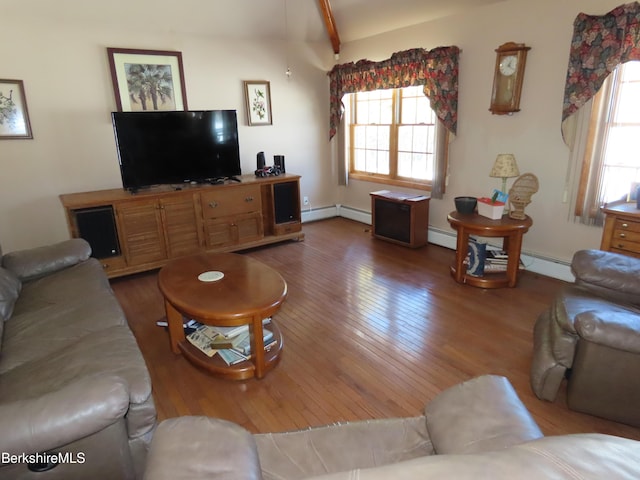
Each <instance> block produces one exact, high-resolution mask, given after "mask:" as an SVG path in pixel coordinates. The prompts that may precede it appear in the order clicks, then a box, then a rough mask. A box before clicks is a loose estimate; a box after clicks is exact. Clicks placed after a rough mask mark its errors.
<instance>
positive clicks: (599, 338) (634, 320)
mask: <svg viewBox="0 0 640 480" xmlns="http://www.w3.org/2000/svg"><path fill="white" fill-rule="evenodd" d="M576 329H577V331H578V334H579V335H580V337H581V339H582V340H587V341H589V342H593V343H597V344H599V345H603V346H605V347H609V348H613V349H615V350H621V351H625V352H630V353H636V354H640V315H639V314H638V312H636V311H629V310H626V309H624V308H622V307H619V306H617V305H614V304H611V305H610V307H609V309H608V310H602V311H588V312H583V313H581V314H579V315H578V316H577V317H576Z"/></svg>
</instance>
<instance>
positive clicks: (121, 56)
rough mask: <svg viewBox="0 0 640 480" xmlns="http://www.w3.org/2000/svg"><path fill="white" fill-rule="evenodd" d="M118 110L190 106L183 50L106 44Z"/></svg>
mask: <svg viewBox="0 0 640 480" xmlns="http://www.w3.org/2000/svg"><path fill="white" fill-rule="evenodd" d="M107 54H108V56H109V67H110V68H111V80H112V82H113V91H114V93H115V96H116V106H117V108H118V111H119V112H145V111H172V110H187V109H188V107H187V93H186V92H185V89H184V70H183V68H182V53H181V52H170V51H165V50H136V49H133V48H107Z"/></svg>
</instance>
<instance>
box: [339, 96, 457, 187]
mask: <svg viewBox="0 0 640 480" xmlns="http://www.w3.org/2000/svg"><path fill="white" fill-rule="evenodd" d="M349 97H350V99H349V104H350V109H349V112H348V116H347V122H348V125H349V142H348V155H349V176H350V177H351V178H356V179H361V180H368V181H375V182H381V183H388V184H393V185H403V186H408V187H418V188H424V187H430V186H431V185H432V182H433V179H434V175H435V170H436V167H435V165H436V152H437V151H438V144H437V142H439V141H442V142H444V144H446V138H447V132H446V129H445V128H444V127H442V128H439V127H438V123H439V122H437V121H436V116H435V113H434V112H433V110H432V109H431V107H430V105H429V99H428V98H427V97H426V96H425V95H424V93H423V88H422V86H416V87H407V88H398V89H387V90H374V91H370V92H360V93H354V94H351V95H350V96H349ZM439 137H444V138H439Z"/></svg>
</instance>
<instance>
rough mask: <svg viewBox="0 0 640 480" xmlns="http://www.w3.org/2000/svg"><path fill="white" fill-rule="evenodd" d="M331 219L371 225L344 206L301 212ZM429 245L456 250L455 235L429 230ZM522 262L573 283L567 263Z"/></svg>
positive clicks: (533, 258) (531, 258)
mask: <svg viewBox="0 0 640 480" xmlns="http://www.w3.org/2000/svg"><path fill="white" fill-rule="evenodd" d="M332 217H344V218H348V219H350V220H355V221H356V222H361V223H364V224H367V225H371V213H369V212H365V211H363V210H358V209H355V208H351V207H346V206H344V205H340V204H338V205H335V206H333V207H324V208H318V209H313V210H311V209H310V210H304V211H303V212H302V222H303V223H304V222H311V221H314V220H323V219H326V218H332ZM428 238H429V243H433V244H434V245H439V246H441V247H445V248H449V249H451V250H455V249H456V235H455V233H454V232H453V231H451V232H445V231H443V230H440V229H437V228H431V227H430V228H429V237H428ZM521 259H522V262H523V263H524V266H525V268H526V269H527V270H529V271H531V272H535V273H539V274H540V275H545V276H547V277H552V278H557V279H558V280H564V281H565V282H571V283H573V282H574V281H575V277H574V276H573V274H572V273H571V267H570V265H569V263H567V262H563V261H560V260H555V259H553V258H545V257H542V256H540V255H535V254H531V253H527V252H522V255H521Z"/></svg>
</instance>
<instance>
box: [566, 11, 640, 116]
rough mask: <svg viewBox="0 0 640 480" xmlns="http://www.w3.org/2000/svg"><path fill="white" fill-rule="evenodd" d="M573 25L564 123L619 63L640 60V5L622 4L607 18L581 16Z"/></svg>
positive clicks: (606, 16) (602, 16)
mask: <svg viewBox="0 0 640 480" xmlns="http://www.w3.org/2000/svg"><path fill="white" fill-rule="evenodd" d="M573 26H574V28H573V39H572V41H571V51H570V54H569V68H568V70H567V81H566V85H565V89H564V103H563V106H562V120H563V122H564V121H565V120H566V119H567V118H568V117H569V116H571V115H573V114H574V113H575V112H576V111H577V110H578V109H579V108H580V107H582V106H583V105H584V104H585V103H586V102H587V101H588V100H589V99H590V98H592V97H593V96H594V95H595V94H596V93H597V92H598V90H599V89H600V87H601V86H602V82H604V80H605V78H607V76H608V75H609V74H610V73H611V72H612V71H613V70H614V69H615V68H616V67H617V66H618V65H619V64H621V63H625V62H628V61H629V60H640V48H639V47H640V3H638V2H633V3H628V4H626V5H621V6H619V7H616V8H615V9H613V10H612V11H610V12H609V13H607V14H606V15H600V16H595V15H586V14H584V13H580V14H579V15H578V16H577V17H576V20H575V22H574V24H573Z"/></svg>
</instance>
